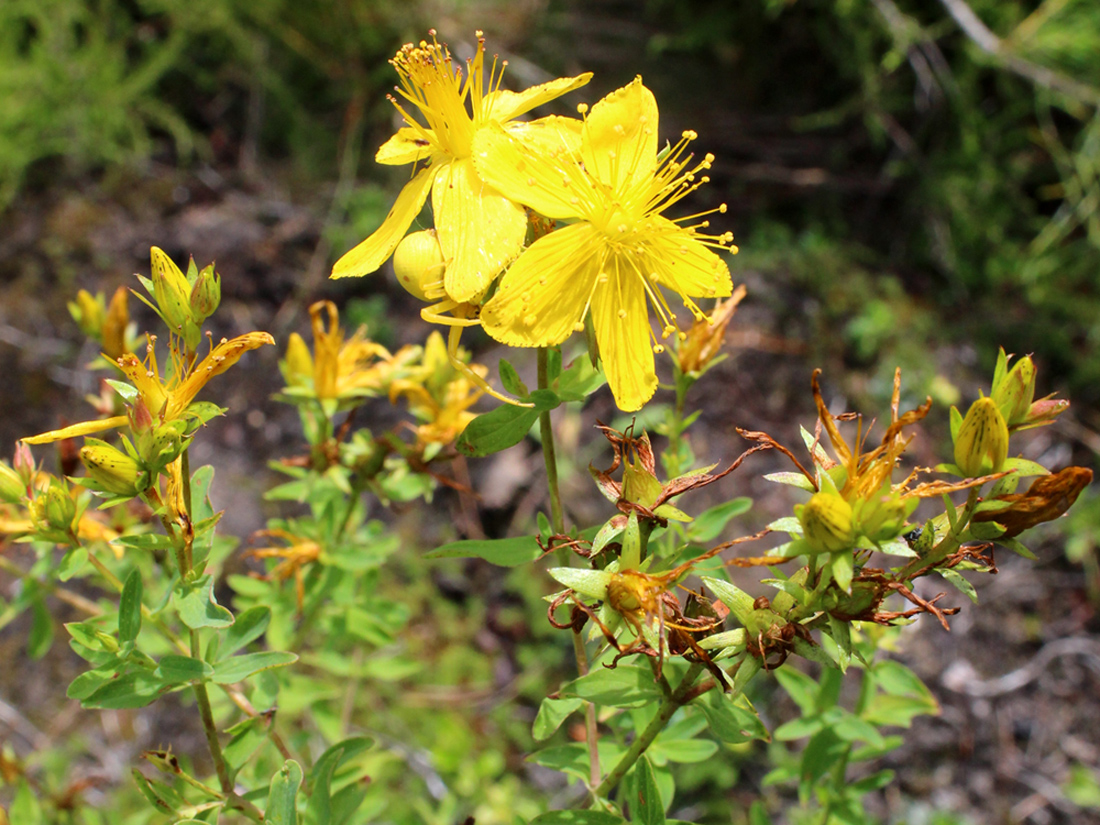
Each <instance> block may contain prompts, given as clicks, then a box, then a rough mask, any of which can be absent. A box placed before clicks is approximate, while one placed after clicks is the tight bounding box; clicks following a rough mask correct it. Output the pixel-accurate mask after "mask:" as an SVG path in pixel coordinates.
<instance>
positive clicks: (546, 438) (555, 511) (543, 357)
mask: <svg viewBox="0 0 1100 825" xmlns="http://www.w3.org/2000/svg"><path fill="white" fill-rule="evenodd" d="M548 362H549V350H548V349H547V348H546V347H540V348H539V355H538V380H539V389H540V390H545V389H549V385H550V380H549V372H548ZM539 434H540V435H541V436H542V458H543V462H544V463H545V464H546V484H547V486H548V487H549V489H550V523H551V524H552V525H553V527H554V532H555V533H564V532H565V516H564V515H563V514H562V509H561V493H560V492H559V490H558V459H557V455H556V454H555V451H554V428H553V427H552V426H551V423H550V411H549V410H544V411H542V412H540V413H539Z"/></svg>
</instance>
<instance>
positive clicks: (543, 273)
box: [481, 223, 599, 347]
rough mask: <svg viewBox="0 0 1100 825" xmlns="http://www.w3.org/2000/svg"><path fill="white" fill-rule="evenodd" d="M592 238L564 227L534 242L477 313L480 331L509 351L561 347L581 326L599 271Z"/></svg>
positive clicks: (585, 228) (576, 227)
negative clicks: (510, 348)
mask: <svg viewBox="0 0 1100 825" xmlns="http://www.w3.org/2000/svg"><path fill="white" fill-rule="evenodd" d="M596 237H597V236H596V232H595V230H593V229H592V227H590V226H589V225H588V224H583V223H578V224H573V225H572V226H566V227H564V228H563V229H559V230H557V231H556V232H551V233H550V234H549V235H545V236H543V237H542V238H539V239H538V240H537V241H535V242H534V243H533V244H531V246H530V247H528V248H527V250H526V251H525V252H524V253H523V254H522V255H520V257H519V260H517V261H516V262H515V263H514V264H512V266H511V268H509V270H508V271H507V272H506V273H505V274H504V277H503V278H501V281H500V286H499V287H498V288H497V291H496V294H495V295H494V296H493V297H492V298H491V299H490V300H489V302H488V303H487V304H485V306H484V307H483V308H482V310H481V325H482V326H483V327H484V328H485V331H486V332H488V333H489V334H490V335H491V336H493V338H495V339H496V340H498V341H500V342H502V343H504V344H509V345H510V346H516V347H545V346H551V345H553V344H560V343H561V342H562V341H564V340H565V339H566V338H568V337H569V336H570V334H571V333H573V332H574V331H575V327H576V326H577V325H578V324H580V323H581V322H582V321H583V320H584V311H585V307H586V305H587V303H588V298H589V296H590V295H591V294H592V288H593V286H594V285H595V283H596V275H597V274H598V269H599V255H598V252H599V249H598V247H596V246H595V244H594V243H593V242H594V241H595V239H596Z"/></svg>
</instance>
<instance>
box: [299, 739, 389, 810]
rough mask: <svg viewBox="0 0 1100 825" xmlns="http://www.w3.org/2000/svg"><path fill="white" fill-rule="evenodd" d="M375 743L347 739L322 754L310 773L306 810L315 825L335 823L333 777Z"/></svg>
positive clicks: (365, 740)
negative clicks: (345, 763)
mask: <svg viewBox="0 0 1100 825" xmlns="http://www.w3.org/2000/svg"><path fill="white" fill-rule="evenodd" d="M373 743H374V740H372V739H370V738H368V737H366V736H360V737H356V738H354V739H345V740H344V741H343V742H338V743H337V744H335V745H333V746H332V747H331V748H329V749H328V750H327V751H325V752H324V753H323V754H321V758H320V759H318V760H317V761H316V762H315V763H314V764H313V768H312V769H311V770H310V772H309V788H310V797H309V805H308V806H307V808H306V813H307V815H308V816H309V817H310V818H311V820H312V822H313V825H329V823H330V822H333V817H332V808H333V798H332V776H333V774H334V773H335V772H336V769H337V768H338V767H340V765H341V764H342V763H343V762H345V761H346V760H348V759H351V758H352V757H354V756H356V755H358V754H359V753H362V752H363V751H365V750H366V749H367V748H369V747H370V746H371V745H372V744H373Z"/></svg>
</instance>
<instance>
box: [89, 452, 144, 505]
mask: <svg viewBox="0 0 1100 825" xmlns="http://www.w3.org/2000/svg"><path fill="white" fill-rule="evenodd" d="M80 460H81V461H82V462H84V466H85V467H86V468H87V470H88V476H89V477H90V478H91V479H92V480H93V481H95V482H97V483H98V484H99V486H100V487H102V488H103V489H104V490H106V491H107V492H109V493H115V494H116V495H120V496H136V495H137V494H138V492H139V491H138V489H137V481H138V477H139V476H140V475H141V465H140V464H138V463H137V462H136V461H135V460H134V459H133V458H131V457H130V456H129V455H127V454H126V453H124V452H122V451H121V450H118V449H115V448H114V447H112V446H111V445H110V444H105V443H104V442H102V441H97V442H95V443H94V444H88V445H87V446H85V447H83V448H81V450H80Z"/></svg>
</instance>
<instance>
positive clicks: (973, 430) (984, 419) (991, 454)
mask: <svg viewBox="0 0 1100 825" xmlns="http://www.w3.org/2000/svg"><path fill="white" fill-rule="evenodd" d="M1006 458H1008V425H1007V424H1006V423H1005V419H1004V416H1003V415H1001V411H1000V410H999V409H998V408H997V403H996V402H995V401H994V400H993V399H992V398H979V399H978V400H977V401H975V402H974V403H973V404H971V405H970V409H969V410H968V411H967V413H966V418H964V419H963V422H962V425H961V426H960V427H959V432H958V434H957V435H956V437H955V464H956V465H957V466H958V468H959V469H960V470H961V471H962V473H963V475H966V476H969V477H970V478H975V477H977V476H981V475H986V474H988V473H996V472H1000V470H1001V467H1002V466H1004V463H1005V459H1006Z"/></svg>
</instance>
